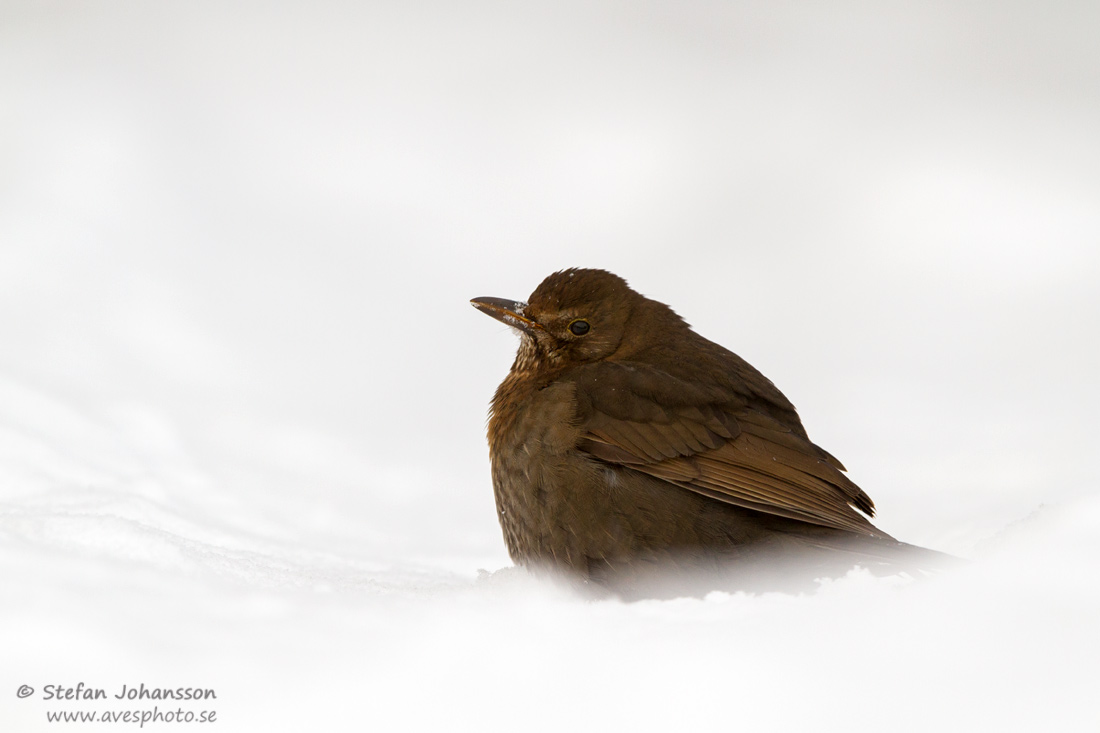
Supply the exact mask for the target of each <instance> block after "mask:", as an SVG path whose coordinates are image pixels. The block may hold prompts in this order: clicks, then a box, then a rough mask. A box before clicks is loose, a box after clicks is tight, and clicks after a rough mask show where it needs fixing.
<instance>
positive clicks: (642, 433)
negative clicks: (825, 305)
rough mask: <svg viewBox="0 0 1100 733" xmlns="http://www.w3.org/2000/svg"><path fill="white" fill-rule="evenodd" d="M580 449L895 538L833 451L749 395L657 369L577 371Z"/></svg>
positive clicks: (766, 506)
mask: <svg viewBox="0 0 1100 733" xmlns="http://www.w3.org/2000/svg"><path fill="white" fill-rule="evenodd" d="M570 381H572V382H573V383H574V384H575V387H576V399H577V419H578V420H579V423H580V427H581V429H582V437H581V440H580V444H579V447H580V449H581V450H583V451H585V452H587V453H588V454H589V455H591V456H593V457H594V458H596V459H599V460H601V461H605V462H607V463H612V464H618V465H622V466H626V467H629V468H631V469H634V470H636V471H641V472H643V473H648V474H650V475H652V476H656V477H657V478H661V479H664V480H666V481H669V482H670V483H673V484H676V485H677V486H681V487H683V488H686V489H690V490H692V491H695V492H697V493H700V494H703V495H705V496H709V497H711V498H714V499H718V500H720V501H724V502H727V503H730V504H735V505H737V506H740V507H744V508H747V509H754V510H756V511H760V512H766V513H768V514H774V515H778V516H781V517H788V518H790V519H797V520H801V521H804V522H810V523H812V524H817V525H822V526H826V527H834V528H836V529H843V530H848V531H851V532H856V533H859V534H864V535H872V536H883V537H887V536H888V535H886V533H884V532H881V531H880V530H878V529H877V528H875V527H874V525H872V524H871V523H870V522H869V521H868V520H867V517H866V516H864V514H862V513H861V512H864V513H866V514H867V515H872V514H873V513H874V504H873V503H872V502H871V498H870V497H869V496H867V494H865V493H864V492H863V490H862V489H860V488H859V487H858V486H856V485H855V484H854V483H852V481H851V480H849V479H848V477H847V476H845V475H844V473H843V470H844V467H843V466H842V465H841V464H840V462H839V461H837V460H836V459H835V458H833V457H832V456H831V455H829V454H828V453H827V452H825V451H824V450H822V449H821V448H819V447H817V446H816V445H814V444H813V443H811V442H810V441H809V440H807V439H806V438H804V437H802V436H801V435H799V434H798V433H796V432H794V431H792V430H791V428H789V427H787V426H786V425H784V424H783V422H781V421H780V420H779V419H777V418H776V417H773V416H771V415H769V414H768V410H767V406H766V405H762V404H760V403H759V402H758V401H756V400H754V399H753V398H752V397H751V396H749V395H737V394H735V393H732V392H731V391H730V390H729V389H724V388H719V387H709V386H706V385H699V384H696V383H693V382H687V381H684V380H681V379H678V378H676V377H674V376H672V375H670V374H667V373H666V372H663V371H661V370H659V369H657V368H654V367H650V366H646V365H641V364H629V363H612V362H602V363H598V364H590V365H587V366H585V367H582V368H580V369H577V370H575V371H574V373H573V375H572V377H571V379H570Z"/></svg>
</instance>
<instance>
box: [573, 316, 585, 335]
mask: <svg viewBox="0 0 1100 733" xmlns="http://www.w3.org/2000/svg"><path fill="white" fill-rule="evenodd" d="M589 328H590V326H589V325H588V321H586V320H584V319H583V318H578V319H577V320H575V321H573V322H572V323H570V324H569V332H570V333H572V334H573V335H574V336H583V335H585V334H586V333H588V329H589Z"/></svg>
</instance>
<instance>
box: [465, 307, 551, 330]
mask: <svg viewBox="0 0 1100 733" xmlns="http://www.w3.org/2000/svg"><path fill="white" fill-rule="evenodd" d="M470 305H472V306H473V307H475V308H477V309H478V310H479V311H481V312H482V313H484V314H485V315H487V316H492V317H493V318H495V319H497V320H498V321H500V322H501V323H507V324H508V325H509V326H511V327H512V328H518V329H519V330H520V331H523V332H524V333H527V334H531V335H534V332H535V331H536V330H539V331H541V330H543V328H542V326H540V325H539V324H537V323H535V322H534V321H532V320H531V319H530V318H524V316H523V309H524V308H526V307H527V304H526V303H523V302H520V301H518V300H508V299H506V298H474V299H473V300H471V301H470Z"/></svg>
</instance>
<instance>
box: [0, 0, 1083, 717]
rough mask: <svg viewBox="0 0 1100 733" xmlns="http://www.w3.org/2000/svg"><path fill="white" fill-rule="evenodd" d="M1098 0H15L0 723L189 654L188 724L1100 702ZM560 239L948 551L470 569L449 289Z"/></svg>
mask: <svg viewBox="0 0 1100 733" xmlns="http://www.w3.org/2000/svg"><path fill="white" fill-rule="evenodd" d="M1098 27H1100V10H1098V6H1097V5H1095V4H1093V3H1083V2H1082V3H1053V4H1051V3H1038V2H1008V3H1003V2H998V3H994V2H963V3H958V2H931V3H929V2H921V3H916V2H903V3H892V4H888V5H885V4H870V3H858V2H847V1H845V2H839V3H830V4H828V5H827V6H825V5H821V4H815V3H789V2H737V3H723V2H713V3H706V2H683V3H658V2H637V3H628V2H605V1H602V0H601V1H597V2H575V3H574V2H555V3H541V4H532V3H505V2H496V3H494V2H467V3H446V2H428V3H417V4H415V5H414V4H410V3H398V2H392V3H384V2H358V3H352V2H346V3H337V2H328V3H300V4H299V3H277V4H258V3H245V2H232V3H225V2H207V1H204V2H187V3H171V4H169V3H148V2H104V3H96V4H89V3H77V2H47V3H26V2H3V3H0V614H2V616H0V621H2V624H0V652H2V656H3V660H4V661H3V664H2V665H0V723H2V724H3V728H4V729H5V730H18V731H38V730H58V729H59V728H58V727H57V726H62V727H63V728H64V727H65V726H64V725H63V724H60V723H57V724H52V725H49V724H47V723H46V722H45V715H46V711H47V710H57V709H65V710H76V709H93V710H108V709H112V710H113V709H129V708H137V707H138V706H135V705H127V704H123V703H116V702H115V701H113V700H112V701H111V702H112V704H111V705H103V704H97V705H82V704H77V703H72V702H70V703H50V702H47V701H44V700H42V698H41V689H42V688H43V687H44V686H45V685H47V684H57V685H64V686H75V685H76V684H77V683H78V682H81V681H83V682H84V683H85V685H89V686H92V687H102V688H105V689H107V690H109V691H110V692H111V694H113V693H114V691H115V690H117V689H118V688H120V687H121V685H122V684H128V685H130V686H134V685H137V684H139V683H142V682H144V683H145V684H146V685H147V686H150V687H171V688H175V687H179V686H200V687H213V688H215V689H216V691H217V695H218V698H217V700H216V705H211V706H209V707H212V708H215V709H217V710H218V720H219V722H218V723H217V724H216V726H209V725H207V726H198V729H199V730H202V729H205V728H213V729H216V730H223V731H230V730H231V731H238V730H240V731H252V730H256V731H261V730H263V731H272V730H288V731H289V730H294V731H297V730H308V729H318V730H419V729H426V730H443V729H447V730H450V729H457V730H481V731H491V730H505V729H507V730H540V729H548V730H561V729H563V728H567V729H572V730H585V729H592V728H596V729H609V730H622V729H626V728H630V729H634V730H645V729H664V730H678V729H689V730H690V729H694V728H701V727H707V728H720V729H726V730H729V729H735V728H742V727H758V728H760V729H788V730H806V729H814V730H832V729H836V730H841V729H843V730H861V729H868V730H869V729H872V728H874V729H878V728H880V727H889V728H891V729H894V730H915V731H916V730H932V729H935V730H978V729H984V730H994V729H996V730H1037V729H1047V730H1053V729H1062V730H1066V729H1088V728H1090V727H1091V726H1097V725H1100V714H1098V713H1097V712H1096V707H1095V705H1094V704H1092V703H1091V702H1090V697H1091V696H1093V695H1094V694H1095V690H1096V689H1097V683H1098V681H1100V679H1098V675H1097V672H1096V666H1095V664H1096V662H1095V660H1096V657H1097V655H1098V654H1100V630H1098V624H1097V618H1098V614H1100V583H1098V581H1097V572H1096V562H1097V560H1098V559H1100V534H1098V531H1100V501H1098V499H1097V486H1098V484H1100V464H1098V463H1097V461H1096V456H1097V449H1096V441H1097V437H1098V434H1100V431H1098V429H1097V428H1098V425H1097V418H1096V415H1097V413H1098V410H1100V386H1098V385H1100V380H1098V379H1097V376H1096V375H1097V374H1098V373H1100V349H1098V348H1097V344H1096V342H1097V334H1098V333H1100V295H1098V293H1100V288H1098V280H1100V135H1098V134H1097V130H1100V46H1098V45H1097V43H1096V29H1097V28H1098ZM571 266H588V267H604V268H607V269H610V270H613V271H614V272H616V273H618V274H620V275H622V276H624V277H626V278H627V279H628V280H629V281H630V282H631V284H632V285H633V286H634V287H635V288H636V289H638V290H640V291H641V292H643V293H645V294H647V295H650V296H652V297H655V298H657V299H659V300H662V301H664V302H667V303H670V304H671V305H672V306H673V307H674V308H675V309H676V310H677V312H679V313H680V314H681V315H683V316H684V317H685V318H686V319H687V320H688V321H689V322H690V323H692V324H693V326H694V327H695V328H696V329H697V330H698V331H699V332H700V333H702V334H704V335H705V336H707V337H708V338H710V339H712V340H715V341H718V342H719V343H722V344H723V345H725V346H727V347H729V348H731V349H732V350H734V351H736V352H737V353H739V354H740V355H741V356H743V357H745V358H746V359H748V360H749V361H750V362H751V363H753V364H754V365H755V366H757V367H758V368H759V369H761V370H762V371H763V372H764V373H765V374H767V375H768V376H769V377H770V378H772V380H773V381H775V382H776V384H777V385H778V386H779V387H780V389H782V390H783V391H784V392H785V393H786V394H787V396H788V397H790V398H791V400H792V401H793V402H794V403H795V404H796V405H798V407H799V409H800V412H801V415H802V417H803V421H804V423H805V424H806V426H807V428H808V429H809V432H810V435H811V437H813V438H814V439H815V440H816V441H817V442H818V443H820V444H822V445H823V446H824V447H826V448H827V449H828V450H829V451H830V452H832V453H834V454H836V455H837V456H838V457H839V458H840V459H841V460H842V461H844V463H845V464H846V465H847V466H848V468H849V469H850V472H851V476H852V477H853V479H854V480H855V481H856V482H857V483H859V484H860V485H861V486H862V487H863V488H864V489H866V490H867V491H868V493H869V494H870V495H871V496H872V497H873V498H874V500H875V502H876V504H877V506H878V509H879V515H878V520H877V523H878V524H879V525H880V526H881V527H882V528H883V529H885V530H886V531H888V532H890V533H892V534H894V535H895V536H897V537H899V538H901V539H904V540H906V541H909V542H913V543H917V544H923V545H926V546H931V547H935V548H937V549H940V550H945V551H949V552H953V553H956V554H959V555H963V556H966V557H968V558H974V559H975V562H974V563H973V564H971V565H970V566H968V567H966V568H965V569H963V570H960V571H957V572H954V573H950V574H948V575H947V576H944V577H940V578H937V579H934V580H932V581H927V582H924V583H909V582H906V581H904V580H901V579H886V580H875V579H872V578H870V577H867V576H864V575H862V574H858V573H857V574H854V575H852V576H850V577H848V578H845V579H842V580H840V581H836V582H833V583H826V584H824V585H823V586H822V589H821V591H820V592H818V593H816V594H811V595H805V596H800V597H793V596H763V597H751V596H743V595H737V596H728V595H714V596H711V597H709V598H708V599H706V600H699V599H696V600H679V601H669V602H643V603H638V604H633V605H623V604H620V603H617V602H611V601H608V602H600V603H591V602H586V601H582V600H579V599H576V598H572V597H570V596H568V595H565V594H563V593H561V592H559V591H556V590H554V589H551V588H546V587H543V586H540V585H539V584H537V583H533V582H531V581H528V580H526V579H524V578H522V577H519V576H517V575H515V574H511V575H508V574H503V575H498V576H495V577H494V578H493V579H492V580H491V581H481V582H478V581H477V580H476V575H477V570H478V569H479V568H483V569H487V570H490V571H494V570H498V569H500V568H504V567H507V566H508V565H509V564H510V563H509V560H508V558H507V555H506V553H505V551H504V547H503V542H502V541H501V538H500V533H499V528H498V527H497V523H496V518H495V515H494V509H493V504H492V491H491V486H490V481H489V475H488V457H487V449H486V446H485V442H484V421H485V410H486V406H487V403H488V400H489V398H490V397H491V395H492V391H493V389H494V388H495V385H496V384H497V383H498V382H499V381H500V380H501V379H502V378H503V376H504V374H505V372H506V370H507V368H508V366H509V364H510V363H511V358H512V352H513V351H514V348H515V344H516V342H515V339H514V338H513V337H512V336H511V335H509V334H508V333H507V329H506V328H505V327H504V326H502V325H500V324H498V323H496V322H494V321H491V320H489V319H487V318H485V317H484V316H483V315H480V314H478V313H477V312H476V311H474V310H473V309H472V308H471V307H470V306H469V305H468V304H467V300H469V298H471V297H474V296H480V295H494V296H500V297H512V298H516V299H524V298H526V296H527V295H528V294H529V293H530V292H531V290H533V289H534V287H535V286H536V285H537V284H538V282H539V281H540V280H541V279H542V277H544V276H545V275H547V274H549V273H550V272H552V271H554V270H557V269H561V268H563V267H571ZM23 684H27V685H31V686H33V687H34V688H36V690H38V691H37V692H36V693H35V695H34V696H32V697H31V698H29V699H25V700H20V699H17V698H16V695H15V690H16V689H17V688H18V687H19V686H20V685H23ZM141 707H150V708H151V707H152V706H151V705H143V706H141ZM190 709H196V710H199V709H203V707H202V706H201V705H199V706H194V705H193V706H191V708H190ZM164 725H166V724H161V725H160V728H163V726H164ZM80 727H81V728H82V729H85V728H86V729H88V730H94V729H97V728H101V729H103V730H118V729H122V730H125V729H126V728H127V726H126V725H123V724H117V725H113V726H111V725H105V726H94V725H93V726H80ZM130 727H131V728H132V727H133V726H130ZM188 727H191V726H188Z"/></svg>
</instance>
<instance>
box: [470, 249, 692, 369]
mask: <svg viewBox="0 0 1100 733" xmlns="http://www.w3.org/2000/svg"><path fill="white" fill-rule="evenodd" d="M470 303H471V304H472V305H473V306H474V307H475V308H477V309H478V310H480V311H481V312H482V313H485V314H487V315H490V316H492V317H493V318H496V319H497V320H499V321H502V322H504V323H506V324H508V325H509V326H511V327H512V328H514V329H516V331H518V332H519V334H520V336H521V344H520V349H519V354H518V355H517V358H516V366H515V367H513V368H514V369H522V370H526V369H533V370H542V369H555V368H560V367H567V366H572V365H576V364H583V363H585V362H591V361H598V360H600V359H606V358H607V357H609V356H611V355H612V354H615V353H616V352H617V351H619V350H620V348H621V347H622V346H623V345H624V342H626V343H629V342H631V341H633V340H635V339H634V338H632V337H633V336H634V335H638V334H636V332H637V331H638V329H637V328H636V327H637V326H638V325H639V323H638V318H637V316H638V315H640V314H639V313H638V312H637V311H639V310H648V309H646V308H645V304H650V303H653V304H656V303H655V301H651V300H648V299H647V298H645V297H644V296H642V295H640V294H639V293H637V292H635V291H634V290H632V289H631V288H630V286H629V285H627V284H626V281H625V280H623V279H622V278H621V277H619V276H618V275H614V274H612V273H610V272H607V271H606V270H589V269H579V268H574V269H569V270H562V271H560V272H555V273H554V274H553V275H550V276H549V277H547V278H546V279H545V280H543V281H542V284H540V285H539V286H538V287H537V288H535V292H533V293H531V297H530V298H529V299H528V300H527V302H526V303H524V302H522V301H515V300H506V299H502V298H474V299H473V300H471V301H470ZM668 313H669V314H670V315H671V316H672V317H673V318H674V319H676V320H677V321H679V318H678V317H677V316H676V315H675V314H673V313H672V312H671V311H668Z"/></svg>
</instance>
